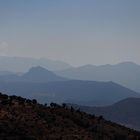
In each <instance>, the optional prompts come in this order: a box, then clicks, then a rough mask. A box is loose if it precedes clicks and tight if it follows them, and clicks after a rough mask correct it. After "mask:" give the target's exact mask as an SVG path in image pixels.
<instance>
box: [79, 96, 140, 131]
mask: <svg viewBox="0 0 140 140" xmlns="http://www.w3.org/2000/svg"><path fill="white" fill-rule="evenodd" d="M80 108H81V110H83V111H85V112H87V113H91V114H96V115H103V116H104V117H105V118H106V119H109V120H111V121H114V122H117V123H120V124H124V125H126V126H129V127H131V128H135V129H138V130H140V98H127V99H124V100H121V101H119V102H117V103H115V104H113V105H111V106H106V107H84V106H81V107H80Z"/></svg>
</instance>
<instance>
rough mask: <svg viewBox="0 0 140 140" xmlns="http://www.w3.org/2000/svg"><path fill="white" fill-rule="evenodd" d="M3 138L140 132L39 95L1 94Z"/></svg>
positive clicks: (106, 137) (117, 139)
mask: <svg viewBox="0 0 140 140" xmlns="http://www.w3.org/2000/svg"><path fill="white" fill-rule="evenodd" d="M0 108H1V109H0V139H1V140H7V139H8V140H77V139H79V140H93V139H94V140H110V139H111V140H139V139H140V132H138V131H134V130H132V129H129V128H126V127H124V126H121V125H118V124H116V123H113V122H110V121H106V120H105V119H104V118H103V117H102V116H100V117H96V116H94V115H88V114H86V113H84V112H81V111H80V110H75V109H74V108H72V107H71V108H68V107H67V105H66V104H62V106H61V105H58V104H56V103H51V104H50V106H47V104H45V105H42V104H39V103H38V102H37V101H36V100H35V99H33V100H30V99H25V98H22V97H19V96H7V95H4V94H0Z"/></svg>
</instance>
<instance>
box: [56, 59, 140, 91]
mask: <svg viewBox="0 0 140 140" xmlns="http://www.w3.org/2000/svg"><path fill="white" fill-rule="evenodd" d="M55 73H56V74H57V75H60V76H63V77H66V78H72V79H77V80H91V81H113V82H115V83H118V84H120V85H123V86H125V87H127V88H129V89H132V90H135V91H137V92H140V65H137V64H135V63H132V62H123V63H119V64H116V65H109V64H108V65H101V66H95V65H85V66H81V67H73V68H69V69H66V70H62V71H56V72H55Z"/></svg>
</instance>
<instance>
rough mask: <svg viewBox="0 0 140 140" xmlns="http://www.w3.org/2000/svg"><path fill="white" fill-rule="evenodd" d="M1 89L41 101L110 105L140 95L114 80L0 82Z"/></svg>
mask: <svg viewBox="0 0 140 140" xmlns="http://www.w3.org/2000/svg"><path fill="white" fill-rule="evenodd" d="M0 90H1V91H2V92H5V93H8V94H10V93H12V94H16V95H21V96H24V97H28V98H29V97H31V98H36V99H38V100H39V101H40V102H46V101H47V102H49V101H55V102H71V103H77V104H81V105H89V106H93V105H98V106H100V105H109V104H113V103H115V102H117V101H119V100H121V99H125V98H128V97H140V94H139V93H136V92H134V91H132V90H130V89H127V88H125V87H122V86H120V85H118V84H116V83H113V82H95V81H78V80H77V81H76V80H71V81H57V82H47V83H35V82H0Z"/></svg>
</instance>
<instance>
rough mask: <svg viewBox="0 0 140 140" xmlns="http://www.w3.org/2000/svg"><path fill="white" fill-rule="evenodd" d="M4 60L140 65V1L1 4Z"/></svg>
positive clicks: (7, 0)
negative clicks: (128, 63) (127, 63)
mask: <svg viewBox="0 0 140 140" xmlns="http://www.w3.org/2000/svg"><path fill="white" fill-rule="evenodd" d="M0 55H7V56H25V57H37V58H39V57H46V58H50V59H54V60H63V61H65V62H68V63H70V64H74V65H82V64H87V63H90V64H106V63H110V64H113V63H118V62H121V61H133V62H136V63H139V64H140V0H0Z"/></svg>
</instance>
